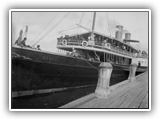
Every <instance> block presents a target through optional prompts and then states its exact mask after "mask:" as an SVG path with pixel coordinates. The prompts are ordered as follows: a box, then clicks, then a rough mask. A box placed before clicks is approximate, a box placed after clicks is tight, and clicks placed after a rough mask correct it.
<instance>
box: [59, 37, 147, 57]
mask: <svg viewBox="0 0 160 120" xmlns="http://www.w3.org/2000/svg"><path fill="white" fill-rule="evenodd" d="M83 41H86V40H78V39H77V40H69V39H68V40H67V39H58V42H57V45H74V46H83V45H82V43H83ZM65 42H66V43H65ZM87 42H88V45H87V46H86V47H93V48H98V49H102V50H108V51H111V52H115V53H119V54H122V55H127V56H130V57H135V58H137V57H138V58H147V56H146V55H140V54H138V55H136V54H134V53H131V52H128V51H126V50H123V49H120V48H117V47H114V46H112V45H110V46H105V45H102V42H99V41H96V42H94V44H89V41H87Z"/></svg>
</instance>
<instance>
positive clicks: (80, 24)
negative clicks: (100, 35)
mask: <svg viewBox="0 0 160 120" xmlns="http://www.w3.org/2000/svg"><path fill="white" fill-rule="evenodd" d="M83 15H84V12H83V13H82V16H81V19H80V21H79V25H81V22H82V18H83ZM79 28H80V27H78V30H77V35H78V32H79Z"/></svg>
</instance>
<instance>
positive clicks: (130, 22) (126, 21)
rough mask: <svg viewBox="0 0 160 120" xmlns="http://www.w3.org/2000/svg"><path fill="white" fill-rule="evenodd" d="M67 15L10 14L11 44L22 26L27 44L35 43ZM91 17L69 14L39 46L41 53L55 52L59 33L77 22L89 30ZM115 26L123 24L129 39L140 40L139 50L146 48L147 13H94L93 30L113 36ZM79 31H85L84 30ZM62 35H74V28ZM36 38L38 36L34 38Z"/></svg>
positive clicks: (49, 13)
mask: <svg viewBox="0 0 160 120" xmlns="http://www.w3.org/2000/svg"><path fill="white" fill-rule="evenodd" d="M67 13H68V12H59V13H57V12H12V43H14V42H15V40H16V39H17V38H18V35H19V31H20V30H21V29H22V28H23V27H24V26H25V25H28V36H27V42H26V44H29V45H32V44H34V43H35V42H36V41H37V40H38V39H39V38H41V37H42V36H43V35H45V34H46V33H48V31H50V30H51V29H52V28H53V27H54V26H55V25H56V24H57V23H58V22H59V21H60V20H61V18H62V17H63V16H64V15H66V14H67ZM82 15H83V17H82ZM81 17H82V20H81ZM92 17H93V12H71V13H70V14H69V15H68V16H67V17H66V18H65V19H63V21H62V22H61V23H60V24H58V25H57V26H56V27H55V28H54V29H53V30H52V31H51V32H50V33H49V34H47V35H46V36H45V37H44V38H43V39H42V40H41V41H40V42H39V43H38V44H39V45H40V46H41V49H43V50H46V51H56V50H57V49H56V46H57V38H58V37H60V36H62V35H64V34H62V33H59V31H61V30H64V29H66V28H70V27H74V26H75V24H76V23H80V20H81V25H82V26H85V27H87V28H91V24H92ZM47 25H48V26H47ZM116 25H122V26H123V28H124V31H125V32H130V33H131V39H133V40H139V41H140V43H141V48H142V49H145V50H146V49H148V12H97V14H96V25H95V31H98V32H100V33H103V34H106V35H111V36H112V37H114V36H115V30H116V29H115V26H116ZM44 28H45V29H44ZM42 30H43V31H42ZM79 31H80V32H85V31H84V30H83V29H80V30H79ZM65 33H66V34H75V33H77V29H72V30H69V31H67V32H65ZM39 34H40V35H39ZM37 35H39V36H38V37H37ZM36 37H37V38H36ZM123 37H124V36H123ZM35 38H36V39H35Z"/></svg>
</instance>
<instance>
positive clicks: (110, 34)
mask: <svg viewBox="0 0 160 120" xmlns="http://www.w3.org/2000/svg"><path fill="white" fill-rule="evenodd" d="M106 19H107V23H108V28H109V32H110V35H111V29H110V24H109V19H108V13H106Z"/></svg>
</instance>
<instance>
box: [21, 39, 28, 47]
mask: <svg viewBox="0 0 160 120" xmlns="http://www.w3.org/2000/svg"><path fill="white" fill-rule="evenodd" d="M26 40H27V38H26V37H25V38H24V39H23V40H22V41H21V43H20V46H21V47H25V46H26Z"/></svg>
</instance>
